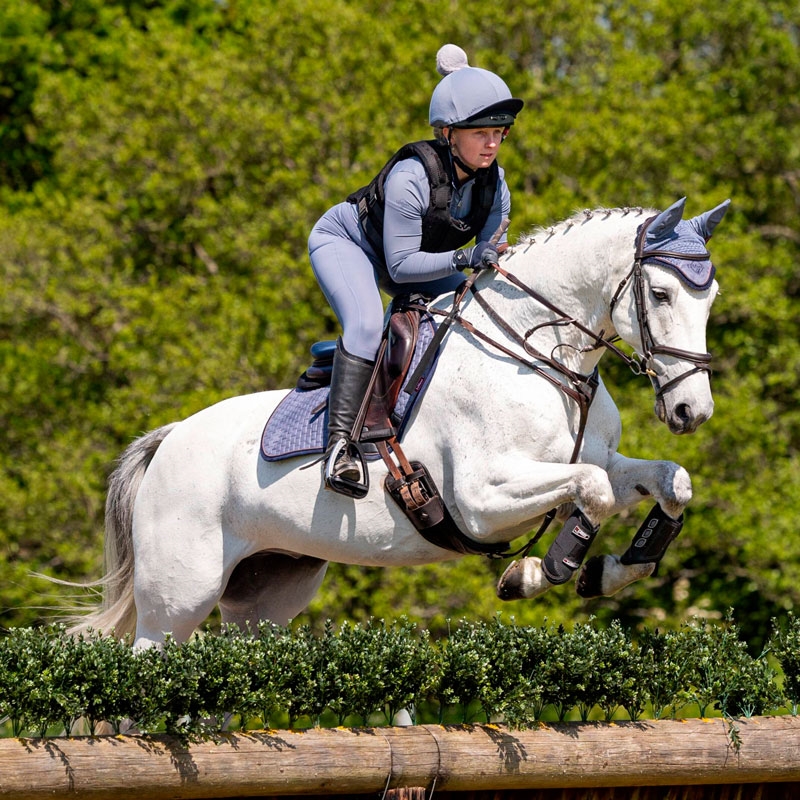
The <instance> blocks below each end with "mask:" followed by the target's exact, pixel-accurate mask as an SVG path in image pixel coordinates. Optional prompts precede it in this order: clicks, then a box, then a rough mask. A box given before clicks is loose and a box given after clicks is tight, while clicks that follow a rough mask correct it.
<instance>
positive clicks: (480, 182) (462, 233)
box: [347, 140, 499, 260]
mask: <svg viewBox="0 0 800 800" xmlns="http://www.w3.org/2000/svg"><path fill="white" fill-rule="evenodd" d="M412 156H417V157H418V158H419V159H420V161H421V162H422V165H423V166H424V167H425V174H426V175H427V176H428V183H429V184H430V189H431V199H430V205H429V206H428V210H427V211H426V212H425V214H424V216H423V217H422V244H421V247H420V249H421V250H422V251H423V252H425V253H445V252H447V251H448V250H455V249H456V248H459V247H463V246H464V245H465V244H467V243H468V242H469V241H471V240H472V239H474V238H475V237H476V236H477V235H478V234H479V233H480V232H481V231H482V230H483V227H484V225H485V224H486V220H487V219H488V218H489V213H490V212H491V210H492V205H493V204H494V195H495V192H496V190H497V181H498V178H499V170H498V167H497V162H496V161H494V162H493V163H492V165H491V166H490V167H488V168H487V169H480V170H478V171H477V173H476V174H475V182H474V183H473V186H472V203H471V206H470V211H469V214H468V215H467V216H466V217H465V218H464V219H454V218H453V217H452V215H451V214H450V199H451V197H452V194H453V165H452V159H451V158H450V152H449V147H448V145H446V144H442V143H440V142H438V141H435V140H431V141H426V142H412V143H411V144H407V145H404V146H403V147H401V148H400V149H399V150H398V151H397V152H396V153H395V154H394V155H393V156H392V157H391V158H390V159H389V161H387V162H386V164H385V165H384V167H383V169H381V171H380V172H379V173H378V174H377V175H376V176H375V177H374V178H373V179H372V181H371V182H370V183H369V184H368V185H367V186H364V187H362V188H361V189H359V190H358V191H356V192H353V194H351V195H350V196H349V197H348V198H347V201H348V202H349V203H353V204H355V205H357V206H358V216H359V219H360V221H361V229H362V230H363V231H364V235H365V236H366V237H367V240H368V241H369V243H370V244H371V245H372V248H373V249H374V250H375V253H376V255H378V256H379V257H380V258H381V260H383V215H384V204H385V200H386V197H385V194H384V184H385V183H386V177H387V175H388V174H389V172H390V171H391V169H392V167H394V165H395V164H396V163H397V162H398V161H402V160H403V159H406V158H411V157H412Z"/></svg>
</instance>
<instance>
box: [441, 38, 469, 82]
mask: <svg viewBox="0 0 800 800" xmlns="http://www.w3.org/2000/svg"><path fill="white" fill-rule="evenodd" d="M468 66H469V61H468V60H467V54H466V53H465V52H464V51H463V50H462V49H461V48H460V47H459V46H458V45H457V44H446V45H443V46H442V47H440V48H439V52H438V53H437V54H436V71H437V72H438V73H439V74H440V75H442V76H445V75H449V74H450V73H451V72H455V71H456V70H459V69H462V68H463V67H468Z"/></svg>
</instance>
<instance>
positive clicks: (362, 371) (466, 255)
mask: <svg viewBox="0 0 800 800" xmlns="http://www.w3.org/2000/svg"><path fill="white" fill-rule="evenodd" d="M436 62H437V70H438V72H439V73H440V74H441V75H443V76H444V77H443V78H442V80H441V81H440V82H439V84H438V85H437V86H436V88H435V89H434V91H433V95H432V96H431V102H430V111H429V121H430V124H431V125H432V126H433V129H434V134H435V137H436V138H435V139H434V140H433V141H428V142H415V143H413V144H410V145H406V146H405V147H403V148H401V149H400V150H399V151H398V152H397V153H396V154H395V155H394V156H393V157H392V158H391V159H390V160H389V162H388V163H387V164H386V165H385V166H384V168H383V169H382V170H381V171H380V172H379V173H378V175H377V176H376V177H375V178H374V179H373V181H372V182H371V183H370V184H369V185H368V186H365V187H363V188H362V189H360V190H358V191H357V192H355V193H353V194H352V195H350V197H348V198H347V201H346V202H342V203H339V204H338V205H335V206H333V208H331V209H329V210H328V211H327V212H326V213H325V214H324V215H323V216H322V217H321V218H320V220H319V221H318V222H317V223H316V225H315V226H314V228H313V230H312V231H311V235H310V236H309V239H308V249H309V256H310V258H311V266H312V268H313V270H314V274H315V276H316V278H317V281H318V282H319V285H320V287H321V288H322V291H323V293H324V294H325V297H326V298H327V300H328V302H329V303H330V304H331V307H332V308H333V310H334V312H335V313H336V316H337V318H338V319H339V322H340V324H341V325H342V336H341V337H340V338H339V339H338V341H337V343H336V351H335V354H334V361H333V375H332V378H331V388H330V396H329V399H328V443H327V453H326V454H327V459H326V467H325V484H326V487H327V488H332V489H334V490H337V488H338V487H337V486H336V483H337V481H338V480H341V479H344V480H345V481H351V482H358V481H359V480H360V479H361V478H362V476H361V470H360V468H359V466H358V462H357V461H356V459H354V458H353V457H352V455H351V453H350V448H349V443H350V436H351V431H352V428H353V425H354V423H355V419H356V417H357V415H358V411H359V408H360V406H361V402H362V400H363V398H364V395H365V393H366V389H367V385H368V383H369V380H370V377H371V375H372V371H373V366H374V363H375V357H376V352H377V350H378V347H379V345H380V341H381V335H382V332H383V326H384V311H383V301H382V299H381V294H380V290H383V291H385V292H386V293H387V294H388V295H389V296H391V297H394V296H396V295H398V294H408V293H412V292H422V293H424V294H426V295H430V296H437V295H439V294H444V293H445V292H450V291H454V290H455V289H456V288H457V287H458V286H459V285H460V284H461V283H462V282H463V280H464V276H463V274H462V270H464V269H465V268H466V267H470V268H471V269H473V270H474V269H481V268H484V267H488V266H490V265H492V264H496V263H497V246H496V245H495V244H492V243H490V242H489V239H490V238H491V237H492V234H493V233H494V232H495V231H496V230H497V228H498V227H499V226H500V223H501V221H502V220H503V219H504V218H505V217H507V216H508V215H509V212H510V208H511V196H510V193H509V190H508V186H507V185H506V182H505V179H504V173H503V170H502V169H501V168H500V167H499V166H498V164H497V161H496V159H497V151H498V149H499V147H500V144H501V142H502V141H503V140H504V139H505V137H506V135H507V134H508V129H509V128H510V127H511V125H513V124H514V119H515V117H516V115H517V114H518V113H519V111H520V110H521V108H522V105H523V101H522V100H518V99H516V98H514V97H512V96H511V92H510V91H509V89H508V87H507V86H506V84H505V83H504V82H503V80H502V79H501V78H499V77H498V76H497V75H495V74H494V73H492V72H489V71H487V70H484V69H478V68H477V67H471V66H469V64H468V61H467V55H466V53H465V52H464V51H463V50H462V49H461V48H460V47H457V46H456V45H453V44H447V45H444V47H442V48H441V49H440V50H439V52H438V53H437V57H436ZM473 239H475V240H476V244H475V245H473V246H469V247H467V246H466V245H467V244H468V243H469V242H470V241H471V240H473ZM503 243H505V236H502V237H501V238H500V240H499V242H498V243H497V244H500V245H502V244H503ZM334 450H335V453H336V455H335V456H333V457H331V453H332V452H333V451H334Z"/></svg>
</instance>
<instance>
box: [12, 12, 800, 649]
mask: <svg viewBox="0 0 800 800" xmlns="http://www.w3.org/2000/svg"><path fill="white" fill-rule="evenodd" d="M796 12H797V8H796V3H794V2H790V1H789V0H740V2H738V3H710V2H707V0H700V2H696V0H691V1H690V0H644V1H642V0H637V2H631V1H630V0H608V1H607V2H594V1H593V0H580V2H578V0H550V1H549V2H547V3H544V2H532V1H531V0H528V1H527V2H525V1H524V0H523V1H522V2H520V1H519V0H517V1H516V2H513V3H512V2H507V1H505V0H498V2H496V3H493V4H485V3H477V2H457V1H456V0H397V1H396V2H393V1H392V0H380V2H378V1H377V0H375V1H374V2H373V1H372V0H365V1H364V2H347V1H346V0H335V2H334V0H314V2H311V1H310V0H282V1H281V2H273V1H272V0H220V1H219V2H214V1H213V0H150V1H149V2H147V1H144V0H127V2H125V1H123V0H116V1H115V0H49V1H48V0H40V1H39V2H36V1H35V0H4V2H3V4H2V8H0V270H2V289H1V290H0V426H2V431H3V436H4V439H3V446H2V448H0V625H2V626H4V627H10V626H19V625H28V624H34V623H37V622H40V621H42V620H46V619H49V618H50V617H51V615H52V613H53V609H54V608H55V607H57V606H59V605H63V604H64V603H65V602H68V601H69V600H70V597H71V595H72V594H73V590H71V589H69V588H68V587H59V586H56V585H53V584H50V583H48V582H47V581H44V580H42V579H41V578H37V577H35V576H34V575H33V573H37V572H38V573H44V574H47V575H50V576H53V577H56V578H60V579H65V580H79V581H83V580H94V579H97V578H99V577H100V576H101V574H102V525H103V503H104V500H105V482H106V479H107V477H108V474H109V472H110V470H111V469H112V468H113V463H114V460H115V458H116V457H117V456H118V455H119V454H120V453H121V452H122V450H123V449H124V448H125V447H126V446H127V444H128V443H129V442H130V441H131V440H132V439H133V438H135V437H136V436H137V435H139V434H140V433H142V432H144V431H146V430H149V429H151V428H154V427H156V426H158V425H161V424H164V423H166V422H168V421H172V420H175V419H178V418H181V417H184V416H186V415H188V414H190V413H192V412H194V411H197V410H198V409H200V408H202V407H204V406H207V405H210V404H211V403H214V402H216V401H217V400H220V399H222V398H225V397H227V396H230V395H236V394H242V393H246V392H253V391H258V390H262V389H271V388H278V387H286V386H290V385H291V384H292V383H293V382H294V380H295V378H296V376H297V375H298V374H299V373H300V372H301V371H302V370H303V369H304V368H305V366H306V365H307V363H308V361H309V355H308V348H309V346H310V345H311V344H312V342H314V341H315V340H317V339H323V338H332V337H334V336H335V335H336V334H337V331H338V328H337V323H336V320H335V318H334V317H333V315H332V312H331V311H330V309H329V308H328V306H327V304H326V302H325V300H324V298H323V296H322V294H321V292H320V290H319V289H318V287H317V285H316V282H315V281H314V278H313V276H312V273H311V269H310V266H309V263H308V259H307V254H306V238H307V236H308V233H309V231H310V229H311V226H312V225H313V223H314V222H315V221H316V219H317V218H318V217H319V215H320V214H321V213H322V212H323V211H324V210H325V209H326V208H327V207H328V206H330V205H332V204H333V203H335V202H338V201H340V200H342V199H343V198H344V197H345V196H346V195H347V194H348V193H349V192H351V191H352V190H354V189H356V188H358V187H359V186H361V185H363V184H364V183H366V182H367V181H368V180H369V179H370V178H371V177H372V176H373V175H374V173H375V172H376V171H377V170H378V169H379V168H380V167H381V166H382V165H383V163H384V162H385V161H386V159H387V158H388V157H389V156H390V155H391V154H392V153H393V152H394V151H395V150H396V149H397V148H398V147H399V146H400V145H401V144H403V143H405V142H408V141H413V140H416V139H422V138H429V137H430V129H429V128H428V126H427V110H428V102H429V99H430V94H431V91H432V90H433V88H434V86H435V85H436V83H437V81H438V80H439V76H438V75H437V73H436V71H435V56H436V51H437V49H438V48H439V47H440V46H441V45H442V44H444V43H446V42H455V43H457V44H459V45H461V46H462V47H463V48H464V49H465V50H466V51H467V52H468V54H469V56H470V62H471V63H472V64H473V65H474V66H480V67H484V68H487V69H491V70H494V71H496V72H498V73H499V74H500V75H502V76H503V77H504V79H505V80H506V82H507V83H508V85H509V86H510V88H511V90H512V92H513V93H514V94H515V95H516V96H519V97H522V98H524V99H525V101H526V107H525V110H524V112H523V114H521V115H520V118H519V121H518V124H517V125H516V126H515V127H514V129H513V131H512V135H511V136H510V138H509V139H508V141H507V142H506V144H505V145H504V146H503V151H502V153H501V158H500V161H501V164H502V165H503V166H504V167H505V169H506V176H507V179H508V182H509V185H510V187H511V190H512V195H513V213H512V225H511V239H512V240H514V239H515V238H517V237H518V236H519V235H520V234H521V233H523V232H525V231H526V230H528V229H530V228H532V227H533V226H535V225H547V224H549V223H551V222H553V221H555V220H558V219H560V218H563V217H565V216H567V215H569V214H571V213H572V212H574V211H575V210H578V209H581V208H593V207H597V206H627V205H630V206H650V207H654V208H666V207H667V206H668V205H670V204H671V203H672V202H674V201H675V200H676V199H678V198H679V197H682V196H684V195H685V196H687V197H688V201H687V215H691V216H693V215H696V214H699V213H702V212H703V211H705V210H707V209H709V208H712V207H713V206H715V205H717V204H718V203H719V202H721V201H722V200H724V199H725V198H727V197H730V198H732V201H733V203H732V206H731V210H730V212H729V214H728V216H727V217H726V218H725V221H724V223H723V224H722V225H721V226H720V228H719V229H718V231H717V235H716V236H715V238H714V241H713V242H712V245H711V249H712V253H713V257H714V260H715V263H716V264H717V267H718V279H719V282H720V286H721V295H720V297H719V299H718V300H717V302H716V304H715V306H714V309H713V311H712V317H711V321H710V324H709V347H710V350H711V351H712V352H713V353H714V354H715V361H714V370H715V372H714V376H713V379H712V386H713V389H714V393H715V400H716V412H715V415H714V417H713V418H712V419H711V420H710V421H709V422H708V423H706V425H704V426H703V427H702V428H701V429H700V430H699V431H698V432H697V433H696V434H695V435H694V436H691V437H681V438H678V437H674V436H671V435H670V434H669V432H668V431H667V430H666V428H665V427H664V426H663V425H661V424H660V423H658V421H657V420H656V419H655V417H654V415H653V412H652V405H653V398H652V391H651V389H650V387H649V385H648V384H647V382H646V381H643V380H641V379H637V378H635V377H633V376H631V375H630V374H629V373H628V372H627V371H626V370H625V368H624V367H622V366H620V365H619V364H616V363H612V361H611V359H605V360H604V362H603V374H604V377H605V380H606V382H607V384H608V385H609V387H610V388H611V390H612V393H613V395H614V397H615V399H616V401H617V404H618V405H619V407H620V409H621V412H622V415H623V425H624V430H623V442H622V446H621V449H622V451H623V452H625V453H626V454H627V455H631V456H637V457H658V458H669V459H672V460H675V461H678V462H679V463H681V464H683V465H684V466H685V467H686V468H687V469H688V470H689V472H690V473H691V474H692V476H693V481H694V486H695V499H694V501H693V503H692V504H691V506H690V508H689V510H688V511H687V515H686V516H687V521H686V526H685V528H684V532H683V533H682V534H681V537H680V538H679V539H678V540H677V541H676V542H675V544H674V545H673V546H672V547H671V549H670V551H669V553H668V555H667V557H666V558H665V560H664V562H663V563H662V566H661V570H660V575H659V576H658V577H656V578H654V579H650V580H647V581H644V582H641V583H639V584H635V585H634V586H632V587H630V588H629V589H626V590H624V591H623V592H621V593H620V594H619V595H618V596H616V597H614V598H610V599H601V600H593V601H590V602H585V601H583V600H580V599H579V598H578V597H577V596H576V595H575V593H574V591H573V589H572V586H567V587H562V588H560V589H557V590H554V591H551V592H550V593H548V594H547V595H546V596H544V597H543V598H541V599H538V600H536V601H529V602H518V603H514V604H510V605H503V604H501V603H500V601H499V600H497V599H496V598H495V595H494V583H495V581H496V578H497V576H498V574H499V572H500V571H501V570H502V568H503V567H504V566H505V564H504V563H503V562H500V563H497V562H489V561H485V560H482V559H479V558H477V557H470V558H466V559H463V560H461V561H460V562H457V563H452V564H446V565H438V566H427V567H419V568H408V569H393V570H388V569H387V570H379V569H370V568H363V567H341V566H332V567H331V569H330V571H329V575H328V578H327V579H326V582H325V584H324V586H323V589H322V590H321V592H320V594H319V596H318V598H317V599H316V600H315V602H314V604H313V606H312V607H311V608H310V609H309V611H308V612H307V614H304V615H303V618H302V620H298V621H302V622H310V623H311V624H313V625H315V626H317V627H320V628H321V626H322V624H323V623H324V620H325V619H328V618H330V619H333V620H336V621H340V620H342V619H352V620H363V619H367V618H369V617H370V616H374V617H384V618H387V619H388V618H393V617H397V616H398V615H400V614H407V615H408V616H409V617H410V618H411V619H413V620H415V621H418V622H420V623H421V624H423V625H425V626H426V627H429V628H431V630H432V631H433V632H434V633H435V632H437V631H439V632H444V631H446V630H447V625H448V620H453V619H456V618H461V617H469V618H477V619H488V618H490V617H491V616H493V615H494V614H495V612H496V611H497V610H500V611H502V613H503V614H504V615H506V616H511V615H513V616H514V618H515V619H516V620H517V621H518V622H520V623H524V624H538V623H540V622H542V621H543V620H544V619H548V620H550V621H557V622H564V623H565V624H569V623H570V622H572V621H575V620H585V619H587V618H588V617H589V616H590V615H594V616H595V617H596V618H597V619H599V620H600V621H601V622H602V621H605V622H608V621H610V620H611V619H613V618H616V619H619V620H620V621H621V622H622V623H623V624H625V625H627V626H633V627H635V626H636V625H637V624H639V623H645V624H648V625H650V626H652V625H654V624H657V625H663V626H664V627H675V626H677V625H678V624H679V623H680V622H681V621H682V620H685V619H687V618H689V617H693V616H700V617H709V618H721V617H722V616H724V614H725V612H726V610H727V609H728V608H733V609H734V611H735V617H736V621H737V623H738V625H739V626H740V629H741V632H742V635H743V636H745V637H747V638H748V639H749V640H750V641H753V642H755V643H758V642H760V641H763V639H764V637H765V636H767V634H768V633H769V630H768V629H769V623H770V620H771V619H772V618H773V617H778V618H780V617H781V616H782V615H785V613H786V612H787V610H790V609H792V608H793V607H794V606H795V605H796V604H797V600H798V598H800V539H798V537H797V536H796V534H795V530H796V525H795V522H794V519H795V517H796V516H797V508H798V505H800V503H798V499H800V475H798V469H797V465H798V445H800V413H799V412H798V394H799V393H800V390H799V389H798V383H797V373H798V365H799V362H800V343H798V328H799V327H800V320H799V319H798V314H797V309H798V295H799V294H800V275H799V274H798V263H800V262H799V261H798V255H799V254H800V221H799V220H800V215H798V207H799V206H800V29H799V28H798V16H797V13H796ZM645 513H646V507H645V506H642V508H641V509H640V512H638V513H636V514H631V515H626V516H624V517H619V518H617V519H615V520H612V521H609V522H608V523H607V524H606V525H605V526H604V528H603V531H602V533H601V536H600V538H599V539H598V542H597V544H596V545H595V551H596V552H600V551H601V549H602V550H604V551H606V552H612V551H615V552H621V551H622V549H624V548H625V547H626V546H627V543H628V541H629V539H630V536H631V533H632V530H633V529H635V527H637V526H638V524H639V522H640V520H641V519H642V518H643V517H644V514H645Z"/></svg>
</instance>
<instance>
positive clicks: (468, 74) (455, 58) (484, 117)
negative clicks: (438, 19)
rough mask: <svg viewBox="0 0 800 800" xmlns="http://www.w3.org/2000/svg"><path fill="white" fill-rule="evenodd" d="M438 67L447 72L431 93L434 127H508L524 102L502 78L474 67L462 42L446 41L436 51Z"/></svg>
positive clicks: (442, 72) (431, 117)
mask: <svg viewBox="0 0 800 800" xmlns="http://www.w3.org/2000/svg"><path fill="white" fill-rule="evenodd" d="M436 69H437V71H438V72H439V74H440V75H443V76H444V77H443V78H442V80H441V81H439V84H438V85H437V87H436V88H435V89H434V90H433V95H432V96H431V105H430V111H429V114H428V118H429V121H430V124H431V125H433V126H434V127H438V128H444V127H451V128H507V127H510V126H511V125H513V124H514V119H515V118H516V116H517V114H518V113H519V112H520V110H521V109H522V106H523V101H522V100H519V99H517V98H515V97H512V96H511V92H510V91H509V88H508V86H506V84H505V82H504V81H503V80H502V78H499V77H498V76H497V75H495V74H494V73H493V72H489V71H488V70H485V69H479V68H478V67H470V66H469V62H468V60H467V54H466V53H465V52H464V51H463V50H462V49H461V48H460V47H458V45H454V44H446V45H444V46H443V47H441V48H440V49H439V52H438V53H437V54H436Z"/></svg>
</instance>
